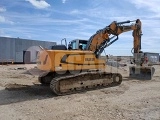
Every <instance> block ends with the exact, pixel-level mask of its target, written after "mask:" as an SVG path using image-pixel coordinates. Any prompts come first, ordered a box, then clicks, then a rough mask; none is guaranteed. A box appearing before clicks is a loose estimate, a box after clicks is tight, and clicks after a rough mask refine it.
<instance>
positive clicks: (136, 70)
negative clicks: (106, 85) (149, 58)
mask: <svg viewBox="0 0 160 120" xmlns="http://www.w3.org/2000/svg"><path fill="white" fill-rule="evenodd" d="M154 72H155V68H154V67H151V66H147V67H142V66H141V67H138V66H131V67H130V68H129V73H130V74H129V77H130V78H135V79H138V80H151V79H152V77H153V75H154Z"/></svg>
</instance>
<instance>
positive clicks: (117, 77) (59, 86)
mask: <svg viewBox="0 0 160 120" xmlns="http://www.w3.org/2000/svg"><path fill="white" fill-rule="evenodd" d="M121 82H122V76H121V74H118V73H107V72H85V73H81V74H77V75H70V76H65V77H58V78H53V79H52V81H51V83H50V88H51V90H52V91H53V92H54V93H55V94H57V95H67V94H73V93H78V92H82V91H84V90H93V89H99V88H104V87H108V86H116V85H119V84H121Z"/></svg>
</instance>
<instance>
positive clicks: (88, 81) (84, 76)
mask: <svg viewBox="0 0 160 120" xmlns="http://www.w3.org/2000/svg"><path fill="white" fill-rule="evenodd" d="M141 28H142V23H141V21H140V19H137V20H134V21H130V20H128V21H123V22H116V21H113V22H112V23H111V24H110V25H108V26H106V27H105V28H103V29H100V30H98V31H97V32H96V33H95V34H93V35H92V36H91V37H90V38H89V40H81V39H76V40H72V41H71V42H70V43H69V45H68V48H67V45H55V46H52V47H51V48H50V49H47V50H46V49H44V48H42V47H41V49H42V50H41V51H40V52H39V53H38V56H37V68H38V69H39V70H41V71H43V74H41V75H40V76H39V78H38V79H39V82H40V83H41V84H49V85H50V88H51V90H52V91H53V92H54V93H55V94H56V95H67V94H72V93H78V92H82V91H84V90H85V91H86V90H92V89H99V88H102V87H108V86H117V85H120V84H121V82H122V75H121V74H120V73H110V72H106V71H105V69H106V67H107V65H106V61H105V60H103V59H101V58H100V55H101V53H102V52H103V50H104V49H105V48H106V47H108V46H110V45H111V44H113V43H114V42H115V41H117V40H118V37H119V35H120V34H121V33H124V32H128V31H133V33H132V35H133V50H132V52H133V57H134V62H135V66H131V67H130V68H129V69H130V75H129V76H130V77H133V78H137V79H142V78H143V79H152V76H153V72H154V68H153V67H152V66H150V67H148V66H143V63H144V56H143V52H142V51H141V36H142V29H141Z"/></svg>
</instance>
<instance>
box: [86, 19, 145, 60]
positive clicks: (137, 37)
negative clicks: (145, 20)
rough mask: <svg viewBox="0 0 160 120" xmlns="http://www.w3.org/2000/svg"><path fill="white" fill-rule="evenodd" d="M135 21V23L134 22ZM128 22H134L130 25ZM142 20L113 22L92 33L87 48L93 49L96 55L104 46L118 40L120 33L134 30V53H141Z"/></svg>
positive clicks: (97, 55)
mask: <svg viewBox="0 0 160 120" xmlns="http://www.w3.org/2000/svg"><path fill="white" fill-rule="evenodd" d="M133 22H135V23H133ZM128 23H132V24H130V25H128ZM141 26H142V24H141V21H140V20H139V19H137V20H136V21H129V20H128V21H124V22H116V21H114V22H112V23H111V24H110V25H109V26H106V27H105V28H103V29H100V30H98V31H97V32H96V33H95V34H94V35H92V36H91V37H90V39H89V41H88V44H87V46H86V50H90V51H93V52H94V53H95V55H96V57H99V55H100V54H101V53H102V52H103V50H104V48H106V47H108V46H109V45H111V44H112V43H114V42H115V41H117V40H118V35H120V34H121V33H123V32H128V31H131V30H133V38H134V43H133V50H134V53H139V52H140V50H141V35H142V30H141Z"/></svg>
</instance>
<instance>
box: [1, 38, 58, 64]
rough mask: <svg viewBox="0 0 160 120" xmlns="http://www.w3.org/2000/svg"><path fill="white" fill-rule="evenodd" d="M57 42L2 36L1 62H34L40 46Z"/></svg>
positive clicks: (46, 46) (52, 44) (45, 46)
mask: <svg viewBox="0 0 160 120" xmlns="http://www.w3.org/2000/svg"><path fill="white" fill-rule="evenodd" d="M54 45H56V42H48V41H38V40H28V39H21V38H9V37H0V63H4V62H11V61H13V62H14V63H34V62H36V56H37V53H38V51H39V50H40V47H39V46H42V47H43V48H49V47H50V46H54Z"/></svg>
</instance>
